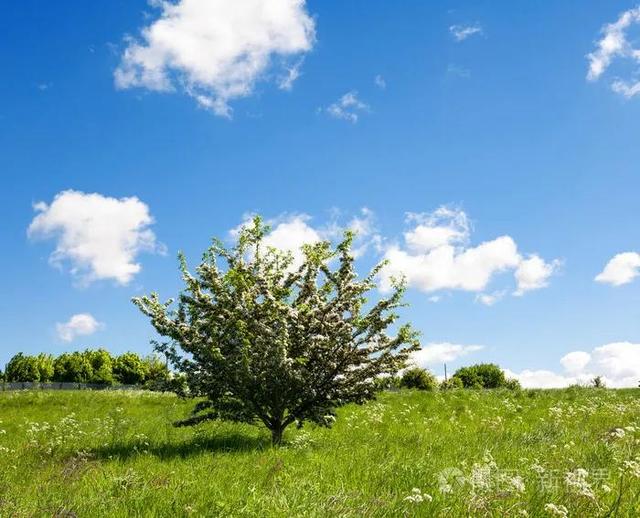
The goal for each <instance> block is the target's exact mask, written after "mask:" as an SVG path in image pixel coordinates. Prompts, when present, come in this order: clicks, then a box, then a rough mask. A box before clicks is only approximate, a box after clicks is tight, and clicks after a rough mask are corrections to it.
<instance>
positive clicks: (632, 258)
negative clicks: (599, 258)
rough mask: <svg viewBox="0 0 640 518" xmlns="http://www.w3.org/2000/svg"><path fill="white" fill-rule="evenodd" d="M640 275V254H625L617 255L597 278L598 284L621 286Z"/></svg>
mask: <svg viewBox="0 0 640 518" xmlns="http://www.w3.org/2000/svg"><path fill="white" fill-rule="evenodd" d="M638 275H640V254H638V253H636V252H624V253H622V254H617V255H615V256H614V257H613V258H612V259H611V260H610V261H609V262H608V263H607V265H606V266H605V267H604V270H602V271H601V272H600V273H599V274H598V275H597V276H596V278H595V280H596V281H597V282H603V283H606V284H611V285H613V286H621V285H623V284H627V283H629V282H631V281H632V280H633V279H635V278H636V277H637V276H638Z"/></svg>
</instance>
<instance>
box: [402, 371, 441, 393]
mask: <svg viewBox="0 0 640 518" xmlns="http://www.w3.org/2000/svg"><path fill="white" fill-rule="evenodd" d="M400 386H401V387H403V388H409V389H418V390H436V389H437V388H438V380H437V379H436V377H435V376H434V375H433V374H431V373H430V372H429V371H428V370H425V369H421V368H420V367H412V368H410V369H407V370H405V371H404V372H403V374H402V377H401V378H400Z"/></svg>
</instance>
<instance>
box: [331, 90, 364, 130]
mask: <svg viewBox="0 0 640 518" xmlns="http://www.w3.org/2000/svg"><path fill="white" fill-rule="evenodd" d="M368 111H369V106H368V105H367V104H365V103H363V102H362V101H361V100H360V99H358V92H356V91H355V90H352V91H351V92H347V93H346V94H344V95H343V96H342V97H340V99H338V100H337V101H336V102H335V103H333V104H331V105H329V107H328V108H327V109H326V112H327V113H328V114H329V115H330V116H331V117H333V118H334V119H342V120H346V121H349V122H351V123H353V124H355V123H356V122H358V118H359V117H360V114H361V113H366V112H368Z"/></svg>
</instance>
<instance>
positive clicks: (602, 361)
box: [505, 342, 640, 388]
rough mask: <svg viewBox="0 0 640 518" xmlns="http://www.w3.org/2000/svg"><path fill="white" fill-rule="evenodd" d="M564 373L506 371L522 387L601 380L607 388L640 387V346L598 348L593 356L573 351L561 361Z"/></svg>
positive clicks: (541, 386) (626, 344)
mask: <svg viewBox="0 0 640 518" xmlns="http://www.w3.org/2000/svg"><path fill="white" fill-rule="evenodd" d="M560 363H561V365H562V366H563V368H564V370H565V372H564V373H556V372H553V371H550V370H537V371H533V370H524V371H522V372H520V373H515V372H511V371H505V372H507V374H508V375H510V376H512V377H515V378H517V379H518V380H520V383H521V384H522V386H523V387H531V388H560V387H567V386H569V385H573V384H576V383H579V384H583V385H585V384H588V383H589V382H590V381H591V380H592V379H593V378H594V377H595V376H602V378H603V380H604V382H605V384H606V385H607V386H608V387H616V388H620V387H637V386H638V382H639V381H640V344H634V343H631V342H615V343H610V344H606V345H602V346H600V347H596V348H595V349H593V350H592V351H591V352H590V353H589V352H585V351H573V352H570V353H569V354H566V355H565V356H563V357H562V358H561V359H560Z"/></svg>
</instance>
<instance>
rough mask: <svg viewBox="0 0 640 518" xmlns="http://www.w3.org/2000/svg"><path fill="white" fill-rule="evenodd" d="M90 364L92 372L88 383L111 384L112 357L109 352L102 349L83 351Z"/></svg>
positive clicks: (112, 378)
mask: <svg viewBox="0 0 640 518" xmlns="http://www.w3.org/2000/svg"><path fill="white" fill-rule="evenodd" d="M83 354H84V355H85V356H86V358H87V360H88V361H89V363H90V364H91V369H92V371H93V372H92V374H91V378H90V381H89V382H90V383H95V384H98V385H113V382H114V381H115V380H114V377H113V359H112V358H111V354H109V352H108V351H105V350H104V349H98V350H97V351H89V350H87V351H85V352H84V353H83Z"/></svg>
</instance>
